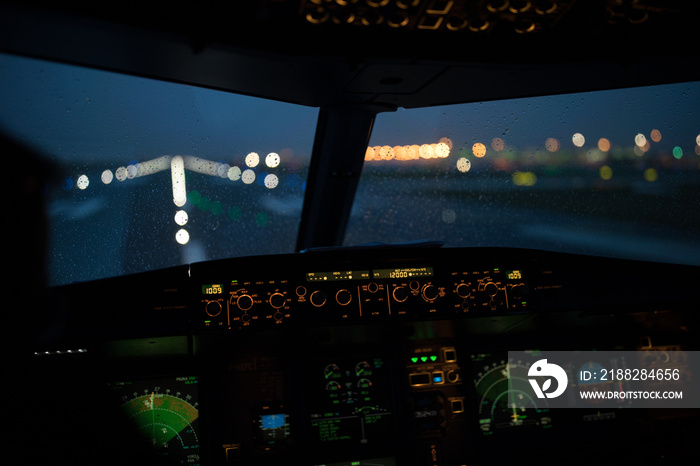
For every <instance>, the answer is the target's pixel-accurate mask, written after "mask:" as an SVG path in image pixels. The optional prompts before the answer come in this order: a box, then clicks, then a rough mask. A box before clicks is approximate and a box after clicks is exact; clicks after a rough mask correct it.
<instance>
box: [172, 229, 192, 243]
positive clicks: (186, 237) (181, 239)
mask: <svg viewBox="0 0 700 466" xmlns="http://www.w3.org/2000/svg"><path fill="white" fill-rule="evenodd" d="M175 241H177V242H178V243H180V244H183V245H184V244H187V243H189V242H190V234H189V233H188V232H187V230H185V229H184V228H182V229H180V230H178V231H177V233H175Z"/></svg>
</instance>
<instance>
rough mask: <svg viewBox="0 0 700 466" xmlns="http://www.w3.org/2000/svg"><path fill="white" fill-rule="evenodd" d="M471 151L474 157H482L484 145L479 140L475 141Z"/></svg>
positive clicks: (484, 151) (484, 150)
mask: <svg viewBox="0 0 700 466" xmlns="http://www.w3.org/2000/svg"><path fill="white" fill-rule="evenodd" d="M472 153H473V154H474V156H475V157H480V158H481V157H483V156H485V155H486V146H485V145H483V144H482V143H480V142H477V143H476V144H474V145H473V146H472Z"/></svg>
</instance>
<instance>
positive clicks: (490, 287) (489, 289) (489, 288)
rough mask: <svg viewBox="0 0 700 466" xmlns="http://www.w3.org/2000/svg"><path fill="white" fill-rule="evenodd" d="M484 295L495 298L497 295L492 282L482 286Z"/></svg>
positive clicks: (496, 289) (496, 287) (496, 288)
mask: <svg viewBox="0 0 700 466" xmlns="http://www.w3.org/2000/svg"><path fill="white" fill-rule="evenodd" d="M484 293H486V295H488V296H491V297H493V296H496V295H497V294H498V286H496V284H495V283H494V282H488V283H486V284H485V285H484Z"/></svg>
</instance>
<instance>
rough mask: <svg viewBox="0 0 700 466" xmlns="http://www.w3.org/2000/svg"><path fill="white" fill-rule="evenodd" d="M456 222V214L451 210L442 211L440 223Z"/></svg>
mask: <svg viewBox="0 0 700 466" xmlns="http://www.w3.org/2000/svg"><path fill="white" fill-rule="evenodd" d="M455 220H457V213H456V212H455V211H454V210H452V209H445V210H443V211H442V221H443V222H445V223H454V222H455Z"/></svg>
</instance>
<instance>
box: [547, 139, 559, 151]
mask: <svg viewBox="0 0 700 466" xmlns="http://www.w3.org/2000/svg"><path fill="white" fill-rule="evenodd" d="M544 147H545V148H546V149H547V150H548V151H549V152H557V151H559V148H560V147H561V144H560V143H559V140H558V139H556V138H548V139H547V140H546V141H545V142H544Z"/></svg>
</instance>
